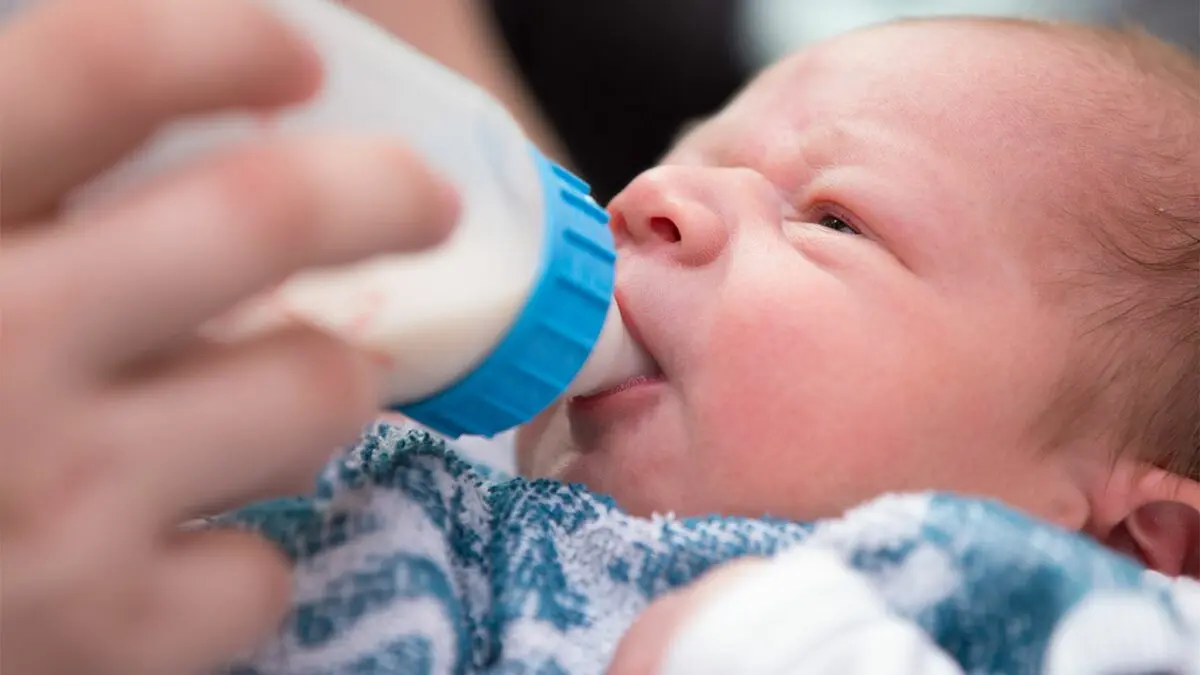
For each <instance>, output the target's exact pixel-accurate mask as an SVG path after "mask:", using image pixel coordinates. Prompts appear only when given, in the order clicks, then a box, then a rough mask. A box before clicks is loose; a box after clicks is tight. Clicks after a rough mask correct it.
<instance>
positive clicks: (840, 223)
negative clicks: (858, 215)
mask: <svg viewBox="0 0 1200 675" xmlns="http://www.w3.org/2000/svg"><path fill="white" fill-rule="evenodd" d="M817 224H818V225H820V226H821V227H827V228H829V229H831V230H834V231H835V232H845V233H846V234H859V232H858V230H856V229H854V226H852V225H850V224H848V223H847V222H846V221H844V220H842V219H841V218H838V217H837V216H834V215H830V214H826V215H824V216H821V219H820V220H818V221H817Z"/></svg>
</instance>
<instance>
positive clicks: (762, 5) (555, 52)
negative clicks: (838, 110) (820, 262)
mask: <svg viewBox="0 0 1200 675" xmlns="http://www.w3.org/2000/svg"><path fill="white" fill-rule="evenodd" d="M431 1H440V0H431ZM491 7H492V11H493V12H494V15H495V19H496V21H497V24H498V26H499V28H500V32H501V34H502V36H503V38H504V40H505V42H506V43H507V45H508V47H509V49H510V50H511V52H512V54H513V57H514V58H515V62H516V65H517V67H518V68H519V70H520V71H521V74H522V75H523V76H524V78H525V80H526V82H527V84H528V86H529V88H530V89H531V90H532V92H533V95H534V97H535V98H536V99H537V102H538V103H539V104H540V106H541V108H542V110H543V111H544V112H545V114H546V116H547V118H548V120H549V122H550V123H551V124H552V126H553V127H554V129H555V131H557V132H558V135H559V136H560V138H561V139H562V141H563V142H564V143H565V145H566V147H567V150H568V151H569V153H570V155H571V158H572V160H573V162H574V164H575V166H576V168H578V169H579V171H580V173H581V174H582V175H584V176H585V177H587V179H588V180H589V181H590V182H591V183H592V185H593V187H594V189H595V190H596V193H597V197H598V198H600V199H601V203H603V202H604V201H606V200H607V199H608V198H609V197H611V196H612V195H613V194H614V193H615V192H617V191H618V190H620V189H621V187H623V186H624V185H625V184H626V183H627V182H628V181H629V180H630V179H632V178H633V177H634V176H636V175H637V174H638V173H640V172H641V171H642V170H644V169H646V168H648V167H650V166H652V165H653V164H654V162H655V161H656V160H657V159H658V157H659V156H660V155H661V154H662V152H663V151H664V150H665V149H666V148H667V146H668V145H669V144H670V143H671V141H672V140H673V138H674V137H675V134H676V133H677V131H678V130H679V128H680V126H681V125H682V124H684V123H685V122H687V121H688V120H690V119H692V118H696V117H700V116H704V115H707V114H709V113H711V112H713V111H714V110H715V109H717V108H719V107H720V106H721V105H722V104H723V103H724V102H725V101H726V100H727V99H728V98H729V97H730V96H731V95H732V94H733V93H735V91H736V90H737V89H738V88H739V87H741V86H742V84H744V83H745V82H746V80H747V79H748V78H749V77H750V76H751V75H752V74H753V73H754V72H755V71H757V70H758V69H759V68H760V67H762V66H763V65H765V64H766V63H769V62H770V61H773V60H775V59H776V58H778V57H780V56H782V55H783V54H785V53H787V52H789V51H792V50H794V49H796V48H799V47H801V46H803V45H805V44H807V43H810V42H812V41H814V40H817V39H820V38H822V37H825V36H828V35H832V34H835V33H838V32H842V31H844V30H848V29H851V28H855V27H858V26H862V25H868V24H871V23H877V22H879V21H885V20H888V19H892V18H896V17H900V16H929V15H936V14H991V15H1009V16H1028V17H1042V18H1059V19H1071V20H1076V21H1085V22H1092V23H1101V24H1109V25H1117V24H1121V23H1126V22H1128V23H1134V24H1140V25H1142V26H1144V27H1145V28H1146V29H1147V30H1149V31H1150V32H1152V33H1155V34H1157V35H1159V36H1160V37H1163V38H1165V39H1167V40H1171V41H1173V42H1176V43H1178V44H1180V45H1182V46H1183V47H1185V48H1187V49H1189V50H1191V51H1192V53H1194V54H1200V0H1045V1H1038V0H1024V1H1020V0H957V1H947V0H943V1H937V0H874V1H872V0H838V1H837V2H833V1H830V2H815V1H811V0H603V1H596V2H592V1H588V0H491Z"/></svg>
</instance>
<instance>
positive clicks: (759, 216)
mask: <svg viewBox="0 0 1200 675" xmlns="http://www.w3.org/2000/svg"><path fill="white" fill-rule="evenodd" d="M1008 39H1009V38H1004V37H991V36H989V35H988V34H987V33H986V32H985V31H979V30H976V29H970V28H962V27H950V26H945V25H911V26H895V27H888V28H883V29H877V30H873V31H870V32H866V33H859V34H854V35H850V36H846V37H843V38H841V39H839V40H836V41H834V42H831V43H828V44H825V45H823V46H820V47H818V48H815V49H812V50H809V51H807V52H805V53H803V54H801V55H799V56H798V57H795V58H793V59H791V60H788V61H786V62H783V63H781V64H779V65H778V66H776V67H775V68H773V69H772V70H771V71H768V72H767V73H765V74H764V76H762V77H761V78H760V79H759V80H758V81H757V82H755V83H754V84H753V85H752V86H751V87H749V88H748V89H747V90H746V91H745V92H744V93H743V94H742V95H741V96H739V97H738V98H737V99H736V100H735V101H734V102H733V103H732V104H731V105H730V106H729V107H727V108H726V109H725V110H724V111H723V112H721V113H720V114H719V115H717V116H716V117H714V118H713V119H711V120H709V121H708V122H706V123H704V124H702V125H701V126H699V127H698V128H696V129H695V130H693V131H692V132H691V133H689V134H688V135H687V137H686V138H685V139H684V140H682V142H680V143H679V145H678V147H676V148H675V149H674V150H673V151H672V152H671V153H670V154H669V155H668V156H667V157H666V158H665V159H664V161H663V163H662V166H660V167H658V168H655V169H653V170H651V171H648V172H647V173H645V174H644V175H642V176H640V177H639V178H637V179H636V180H635V181H633V182H632V183H631V184H630V185H629V187H628V188H626V189H625V191H624V192H622V193H621V194H620V195H619V196H617V197H616V198H615V199H614V200H613V202H612V204H611V207H610V208H611V212H612V214H613V227H614V231H615V233H616V238H617V243H618V247H619V251H620V264H619V266H618V302H619V303H620V307H621V309H622V312H623V313H624V315H625V316H626V317H627V321H628V322H629V324H630V325H631V326H633V327H634V330H635V332H636V334H637V335H638V336H640V339H641V340H642V342H644V345H645V347H646V349H647V350H648V351H649V352H650V354H651V355H652V356H653V357H654V359H655V360H656V361H657V362H658V364H659V365H660V367H661V372H655V373H648V375H650V377H648V378H645V379H642V380H640V381H637V382H633V383H631V385H632V386H628V387H626V388H624V389H623V390H621V391H617V392H615V393H611V394H609V395H604V396H601V397H599V398H596V399H590V400H585V401H574V402H570V403H568V404H564V405H562V406H559V407H557V408H556V409H554V410H552V411H550V412H548V413H547V414H546V415H544V416H543V418H540V419H539V420H538V421H537V422H535V423H534V424H532V425H530V426H529V427H527V428H525V429H523V430H522V432H521V436H520V440H519V445H520V452H521V455H522V461H523V464H524V466H525V467H526V469H527V471H529V472H531V473H533V474H536V475H550V476H554V477H557V478H560V479H563V480H566V481H570V482H582V483H586V484H587V485H588V486H589V487H591V488H593V489H594V490H597V491H600V492H604V493H608V494H611V495H613V496H614V497H615V498H616V499H617V501H618V502H619V503H620V504H621V505H622V506H624V507H625V508H627V509H629V510H631V511H633V512H635V513H642V514H645V513H648V512H651V511H659V512H666V511H671V512H675V513H677V514H681V515H682V514H703V513H710V512H721V513H727V514H745V515H751V516H757V515H763V514H764V513H766V514H771V515H776V516H786V517H793V518H802V519H808V518H815V517H820V516H826V515H832V514H835V513H838V512H841V511H842V510H844V509H845V508H847V507H849V506H852V505H854V504H856V503H859V502H861V501H863V500H865V499H868V498H871V497H873V496H876V495H878V494H880V493H883V492H887V491H897V490H919V489H952V490H959V491H965V492H969V493H975V494H986V495H991V496H995V497H999V498H1002V499H1006V500H1008V501H1009V502H1011V503H1013V504H1015V505H1017V506H1021V507H1024V508H1027V509H1030V510H1032V511H1034V512H1038V513H1041V514H1043V515H1045V516H1047V517H1051V518H1052V517H1054V509H1055V508H1056V507H1055V504H1053V503H1052V501H1053V497H1052V495H1053V494H1054V490H1052V489H1048V488H1049V486H1051V485H1052V484H1053V482H1054V481H1057V480H1059V479H1060V478H1061V476H1060V475H1058V474H1056V473H1055V471H1053V470H1052V469H1051V468H1050V467H1051V463H1050V462H1048V461H1046V459H1045V453H1043V452H1041V451H1042V450H1043V447H1042V444H1041V442H1040V441H1041V439H1040V438H1039V437H1038V435H1037V433H1035V431H1034V429H1033V427H1034V426H1035V425H1034V421H1035V420H1036V419H1038V415H1039V413H1041V412H1042V411H1043V410H1044V409H1045V407H1046V406H1047V405H1048V403H1049V401H1050V398H1051V397H1052V395H1053V392H1054V383H1055V382H1057V381H1058V380H1059V378H1060V377H1061V374H1062V373H1063V371H1064V370H1065V369H1066V366H1067V357H1068V355H1069V353H1070V345H1071V340H1072V335H1073V331H1072V322H1071V321H1070V319H1069V318H1068V317H1066V316H1063V314H1062V312H1061V310H1059V311H1056V310H1055V309H1054V307H1053V306H1052V304H1051V302H1050V301H1049V300H1047V299H1046V298H1045V297H1044V296H1045V294H1046V282H1047V281H1052V280H1053V279H1054V278H1055V277H1054V274H1055V270H1056V269H1059V268H1061V267H1063V266H1065V264H1066V262H1065V261H1066V259H1067V258H1068V256H1067V255H1066V253H1065V251H1066V247H1065V245H1064V244H1063V241H1064V238H1063V237H1062V236H1061V234H1062V230H1063V228H1065V227H1066V226H1065V225H1063V224H1061V222H1062V220H1063V218H1062V217H1061V216H1060V215H1059V214H1060V213H1061V212H1062V211H1065V209H1063V210H1062V211H1060V210H1059V208H1058V207H1059V206H1061V204H1059V203H1057V202H1056V198H1061V197H1062V192H1061V188H1062V186H1063V185H1064V184H1065V183H1066V182H1067V181H1068V180H1069V176H1068V175H1067V174H1069V173H1070V171H1071V167H1069V166H1067V165H1066V164H1065V163H1063V162H1062V161H1059V160H1057V159H1055V160H1053V161H1051V160H1049V159H1047V158H1046V157H1042V156H1040V155H1039V153H1041V152H1042V151H1043V150H1044V149H1045V148H1046V147H1047V146H1046V144H1048V143H1051V142H1057V143H1067V144H1070V143H1074V142H1076V140H1073V139H1072V138H1070V137H1069V136H1067V135H1064V133H1063V130H1062V129H1063V125H1062V124H1061V122H1062V120H1061V119H1049V118H1047V119H1042V118H1041V117H1039V115H1037V114H1028V111H1026V110H1023V109H1021V105H1014V103H1013V99H1014V97H1019V98H1027V97H1032V96H1035V93H1034V92H1031V91H1029V89H1028V87H1031V86H1032V87H1037V86H1039V85H1038V84H1037V83H1036V82H1035V83H1033V84H1030V83H1029V82H1026V81H1025V80H1038V79H1039V78H1041V77H1043V72H1042V71H1047V72H1052V69H1053V64H1048V65H1045V64H1042V65H1039V64H1038V63H1037V60H1036V58H1035V57H1033V56H1024V57H1017V58H1015V59H1014V57H1013V51H1014V49H1013V47H1012V45H1011V44H1010V43H1008V42H1006V41H1005V40H1008ZM1047 77H1049V76H1047ZM1050 84H1053V83H1050ZM1042 86H1046V87H1047V89H1048V90H1052V89H1054V88H1055V86H1049V85H1046V84H1043V85H1042ZM1036 95H1038V96H1041V95H1043V94H1036ZM1044 95H1045V96H1047V97H1049V96H1051V94H1049V93H1046V94H1044ZM1048 100H1049V99H1048ZM1027 103H1028V102H1027ZM1028 105H1030V106H1034V107H1036V106H1040V105H1042V103H1040V102H1034V103H1029V104H1028ZM1056 110H1057V109H1056ZM1058 117H1061V115H1059V116H1058Z"/></svg>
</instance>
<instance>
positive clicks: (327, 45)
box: [90, 0, 543, 402]
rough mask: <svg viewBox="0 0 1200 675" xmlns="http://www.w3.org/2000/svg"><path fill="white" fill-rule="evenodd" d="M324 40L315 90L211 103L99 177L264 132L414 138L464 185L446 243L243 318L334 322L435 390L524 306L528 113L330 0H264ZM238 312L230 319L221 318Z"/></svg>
mask: <svg viewBox="0 0 1200 675" xmlns="http://www.w3.org/2000/svg"><path fill="white" fill-rule="evenodd" d="M264 4H266V5H267V6H268V7H269V8H270V9H271V10H272V11H274V12H276V13H277V14H278V15H279V16H281V17H282V18H284V19H285V20H286V21H288V22H290V23H291V24H292V25H293V26H295V27H296V28H297V29H298V30H299V32H301V33H302V34H303V35H305V36H306V37H307V38H308V39H309V40H310V41H311V42H312V43H313V45H314V46H315V47H316V49H317V52H318V53H319V54H320V56H321V58H322V63H323V66H324V80H323V86H322V90H321V92H320V93H319V94H318V95H317V97H316V98H314V99H313V100H312V101H311V102H309V103H307V104H305V105H303V106H301V107H297V108H295V109H290V110H287V111H283V112H281V113H279V114H278V115H274V116H271V117H270V118H261V117H258V118H256V117H251V116H248V115H230V116H223V117H208V118H203V119H198V120H195V121H189V122H185V123H181V124H178V125H176V126H174V127H172V128H168V129H165V130H163V132H161V133H160V134H159V135H158V136H157V137H156V138H155V139H153V140H152V142H151V143H150V145H148V146H147V147H146V148H145V149H144V150H143V151H142V152H140V153H139V154H138V155H136V156H135V157H134V158H133V159H132V161H130V162H129V163H127V164H125V165H122V166H118V167H116V168H115V169H114V170H113V171H112V172H110V173H109V174H107V175H106V176H104V177H102V179H101V181H99V182H98V183H97V184H95V185H93V186H90V190H92V191H98V192H109V191H111V190H114V189H117V188H120V187H123V186H126V185H128V184H129V183H134V182H137V181H139V180H141V179H143V178H145V177H147V176H149V175H152V174H155V173H158V172H159V171H162V170H164V169H167V168H169V167H170V166H173V165H175V164H177V163H180V162H182V161H184V160H187V159H190V158H193V157H195V156H197V155H200V154H202V153H205V152H208V151H211V150H214V149H218V148H221V147H224V146H228V145H230V144H232V143H235V142H238V141H244V140H247V139H250V138H252V137H254V136H255V135H259V134H289V133H295V132H312V131H315V130H324V131H343V130H344V131H350V132H353V133H362V134H381V135H392V136H396V137H399V138H402V139H404V140H405V142H406V143H408V144H409V145H410V146H412V147H413V148H414V149H415V150H416V151H417V152H418V154H420V155H421V157H422V158H423V159H424V160H426V161H427V162H429V164H430V165H431V166H432V167H433V168H434V169H436V170H437V171H438V172H439V173H441V174H442V175H444V176H445V177H447V178H448V179H449V180H450V181H451V182H452V183H453V184H454V185H455V186H456V187H457V188H458V189H459V191H460V193H461V195H462V205H463V212H462V216H461V219H460V221H459V223H458V226H457V227H456V229H455V231H454V232H453V234H452V235H451V237H450V239H449V240H448V241H447V242H445V244H444V245H441V246H439V247H436V248H433V249H430V250H427V251H423V252H419V253H415V254H409V253H405V254H402V255H386V256H379V257H377V258H375V259H371V260H367V261H364V262H362V263H359V264H356V265H353V266H347V267H341V268H338V269H333V270H311V271H306V272H304V273H302V274H300V275H298V276H296V277H294V278H292V279H290V280H289V281H288V282H287V283H285V284H284V285H283V286H281V287H280V288H279V289H277V290H276V291H275V292H274V293H272V294H271V296H270V297H268V298H262V299H258V300H257V301H256V302H255V303H254V307H253V311H252V312H250V311H246V310H247V309H248V308H243V309H242V311H241V312H240V313H239V315H240V316H241V317H242V318H243V319H244V321H243V325H242V326H239V327H238V328H239V329H245V328H247V326H248V322H249V321H250V317H252V316H253V317H254V319H253V321H254V322H256V323H275V322H277V321H280V320H283V319H285V318H289V319H293V320H300V321H306V322H309V323H312V324H314V325H317V326H319V327H321V328H323V329H326V330H330V331H332V332H334V333H336V334H337V335H339V336H340V337H342V338H344V339H346V340H348V341H349V342H351V343H353V344H355V345H356V346H358V347H360V348H362V349H364V350H367V351H369V352H371V353H372V354H373V355H374V356H376V357H377V358H378V360H379V361H380V362H381V364H386V366H387V369H388V371H389V372H392V373H395V375H394V376H392V377H390V378H389V380H388V383H387V386H386V389H387V397H388V399H389V401H391V402H400V401H411V400H414V399H419V398H421V397H424V396H428V395H430V394H433V393H434V392H437V391H438V390H440V389H441V388H443V387H444V386H446V384H447V383H449V382H452V381H454V380H455V379H457V378H459V377H461V376H462V375H463V374H465V373H466V372H467V371H469V370H470V368H471V367H472V365H473V364H476V363H478V362H479V361H480V360H481V359H483V358H484V356H485V355H486V354H487V352H488V351H489V350H490V349H491V348H492V347H493V346H494V345H495V343H496V342H497V339H498V336H500V335H502V334H503V333H504V332H505V330H506V329H507V327H508V326H509V325H510V324H511V322H512V321H513V318H514V316H515V315H516V314H517V313H518V312H519V311H520V309H521V306H522V303H523V302H524V301H525V299H526V297H527V296H528V294H529V292H530V286H531V284H532V283H533V281H534V276H535V274H536V272H537V268H538V264H539V256H540V255H541V253H542V225H543V223H542V218H543V204H542V188H541V185H540V177H539V175H538V170H537V167H536V166H535V159H534V155H533V152H534V151H533V150H532V149H531V147H530V146H529V144H528V142H527V141H526V139H525V137H524V136H523V134H522V132H521V130H520V128H519V126H518V125H517V123H516V122H515V121H514V120H513V119H512V118H511V117H510V116H509V115H508V114H507V112H506V111H505V110H504V109H503V108H502V107H500V106H499V105H498V104H497V103H495V102H494V101H492V100H491V99H490V98H488V97H487V96H486V95H485V94H484V93H483V92H481V91H480V90H479V89H477V88H476V87H475V86H474V85H473V84H471V83H469V82H467V81H465V80H463V79H461V78H460V77H459V76H458V75H456V74H454V73H452V72H450V71H448V70H446V69H444V68H442V67H440V66H438V65H437V64H435V63H433V62H431V61H430V60H428V59H427V58H426V57H424V56H423V55H421V54H419V53H417V52H416V51H415V50H413V49H412V48H411V47H409V46H407V45H405V44H403V43H401V42H399V41H396V40H394V39H391V38H390V36H388V35H386V34H385V33H383V32H382V31H380V30H378V29H376V28H375V27H374V26H372V25H370V24H368V23H367V22H366V21H365V20H364V19H362V18H361V17H358V16H356V15H354V14H352V13H351V12H349V11H347V10H344V9H342V8H340V7H337V6H335V5H333V4H330V3H327V2H324V1H323V0H266V1H265V3H264ZM223 323H225V325H227V326H229V325H230V321H225V322H223Z"/></svg>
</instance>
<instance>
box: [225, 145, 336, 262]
mask: <svg viewBox="0 0 1200 675" xmlns="http://www.w3.org/2000/svg"><path fill="white" fill-rule="evenodd" d="M291 155H292V153H288V152H286V151H285V150H284V149H283V148H281V147H280V146H279V144H275V143H256V144H254V145H253V146H252V147H249V148H245V149H243V150H241V151H239V152H236V153H235V154H234V156H233V157H231V158H230V159H229V160H228V161H227V162H225V164H224V165H223V166H222V167H221V169H220V170H219V171H218V172H217V176H218V177H217V179H216V180H217V185H216V190H217V192H218V200H219V201H220V203H221V204H223V205H224V207H223V211H225V212H227V213H228V214H229V217H226V218H224V219H223V220H224V222H225V223H226V224H227V226H228V227H230V228H231V229H232V230H233V231H232V232H231V233H230V235H231V236H233V237H237V238H242V239H244V240H245V243H246V245H247V247H248V248H249V249H250V251H249V254H250V255H251V256H253V257H255V258H256V259H262V260H266V261H277V262H278V264H279V265H280V266H281V267H283V268H285V270H284V271H290V270H291V268H292V267H295V266H298V265H299V264H301V263H302V262H303V261H304V260H305V259H307V258H308V257H310V256H311V254H312V251H313V249H315V248H317V247H318V245H319V240H320V236H319V234H320V233H319V231H318V228H317V227H316V221H315V219H314V217H313V214H314V211H315V210H316V206H317V204H316V197H315V196H314V194H313V190H312V189H311V188H312V186H311V185H310V183H311V181H309V180H308V177H307V176H306V174H305V172H304V170H303V167H302V166H297V163H296V161H295V160H294V157H292V156H291Z"/></svg>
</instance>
